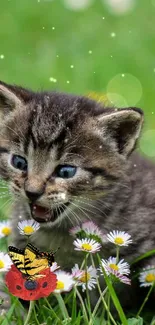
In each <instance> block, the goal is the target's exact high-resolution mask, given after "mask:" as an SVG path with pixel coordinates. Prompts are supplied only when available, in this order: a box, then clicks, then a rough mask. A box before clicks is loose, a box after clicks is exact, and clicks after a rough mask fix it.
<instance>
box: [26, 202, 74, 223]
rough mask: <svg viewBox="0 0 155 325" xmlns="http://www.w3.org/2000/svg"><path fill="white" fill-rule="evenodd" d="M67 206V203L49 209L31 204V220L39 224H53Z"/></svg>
mask: <svg viewBox="0 0 155 325" xmlns="http://www.w3.org/2000/svg"><path fill="white" fill-rule="evenodd" d="M68 205H69V203H65V204H63V205H59V206H58V207H57V208H55V209H49V208H45V207H43V206H41V205H37V204H31V205H30V208H31V215H32V218H33V219H34V220H35V221H37V222H39V223H47V222H55V221H56V219H58V217H59V216H60V215H61V214H62V213H63V212H64V210H65V209H66V208H67V206H68Z"/></svg>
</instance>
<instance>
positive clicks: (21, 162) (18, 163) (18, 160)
mask: <svg viewBox="0 0 155 325" xmlns="http://www.w3.org/2000/svg"><path fill="white" fill-rule="evenodd" d="M11 164H12V166H13V167H15V168H18V169H20V170H23V171H24V172H25V171H27V161H26V159H25V158H23V157H21V156H18V155H13V156H12V159H11Z"/></svg>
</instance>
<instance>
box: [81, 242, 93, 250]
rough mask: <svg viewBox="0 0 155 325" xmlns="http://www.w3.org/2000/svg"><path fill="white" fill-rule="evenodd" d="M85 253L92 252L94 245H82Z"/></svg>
mask: <svg viewBox="0 0 155 325" xmlns="http://www.w3.org/2000/svg"><path fill="white" fill-rule="evenodd" d="M81 247H82V248H83V249H84V250H85V251H91V250H92V245H90V244H88V243H85V244H82V246H81Z"/></svg>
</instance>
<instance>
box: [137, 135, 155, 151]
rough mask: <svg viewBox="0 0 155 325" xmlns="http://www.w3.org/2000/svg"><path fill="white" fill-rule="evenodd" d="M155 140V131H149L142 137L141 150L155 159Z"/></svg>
mask: <svg viewBox="0 0 155 325" xmlns="http://www.w3.org/2000/svg"><path fill="white" fill-rule="evenodd" d="M154 139H155V130H147V131H145V132H144V133H143V135H142V137H141V141H140V145H139V147H140V150H141V151H142V152H143V153H144V154H145V155H146V156H148V157H155V146H153V145H152V143H153V141H154Z"/></svg>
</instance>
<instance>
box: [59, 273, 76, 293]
mask: <svg viewBox="0 0 155 325" xmlns="http://www.w3.org/2000/svg"><path fill="white" fill-rule="evenodd" d="M55 274H56V276H57V286H56V289H55V290H54V292H55V293H60V292H68V291H70V290H71V289H72V287H73V285H74V283H75V281H74V280H73V277H72V275H71V274H70V273H66V272H65V271H61V270H59V271H56V272H55Z"/></svg>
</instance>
